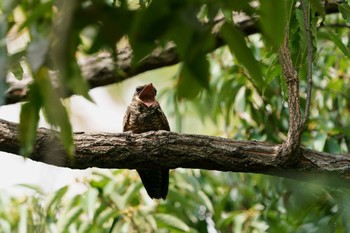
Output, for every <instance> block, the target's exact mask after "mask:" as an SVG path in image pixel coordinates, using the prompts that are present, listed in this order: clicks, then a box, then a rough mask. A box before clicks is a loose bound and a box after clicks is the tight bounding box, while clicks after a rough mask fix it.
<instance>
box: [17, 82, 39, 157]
mask: <svg viewBox="0 0 350 233" xmlns="http://www.w3.org/2000/svg"><path fill="white" fill-rule="evenodd" d="M29 88H30V96H29V101H28V102H27V103H24V104H23V105H22V107H21V112H20V124H19V141H20V143H21V151H20V153H21V154H22V155H24V156H28V155H30V153H32V152H33V149H34V147H33V146H34V141H35V138H36V130H37V128H38V123H39V119H40V117H39V111H40V108H41V104H42V102H41V98H40V95H39V93H38V88H37V86H36V85H35V84H31V85H30V87H29Z"/></svg>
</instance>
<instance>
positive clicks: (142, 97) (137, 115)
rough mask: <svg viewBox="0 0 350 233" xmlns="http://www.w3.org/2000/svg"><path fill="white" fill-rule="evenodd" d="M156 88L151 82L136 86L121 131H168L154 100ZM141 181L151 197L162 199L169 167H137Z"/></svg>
mask: <svg viewBox="0 0 350 233" xmlns="http://www.w3.org/2000/svg"><path fill="white" fill-rule="evenodd" d="M156 95H157V90H156V88H155V87H154V86H153V84H152V83H149V84H146V85H143V86H138V87H136V90H135V93H134V95H133V97H132V101H131V103H130V104H129V106H128V107H127V110H126V113H125V115H124V119H123V132H127V131H131V132H132V133H136V134H139V133H144V132H148V131H157V130H166V131H170V127H169V123H168V120H167V118H166V116H165V114H164V113H163V110H162V109H161V107H160V105H159V102H158V101H157V100H156ZM136 171H137V172H138V174H139V176H140V178H141V181H142V183H143V185H144V187H145V189H146V191H147V193H148V195H149V196H150V197H151V198H153V199H164V200H165V198H166V196H167V193H168V186H169V169H158V170H157V169H137V170H136Z"/></svg>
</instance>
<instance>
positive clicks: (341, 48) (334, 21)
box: [0, 0, 350, 232]
mask: <svg viewBox="0 0 350 233" xmlns="http://www.w3.org/2000/svg"><path fill="white" fill-rule="evenodd" d="M306 2H307V5H308V9H309V13H310V15H311V28H312V36H313V46H314V48H313V49H314V51H315V53H314V75H313V80H314V93H313V100H312V106H311V107H312V109H311V119H310V122H309V125H308V128H307V130H306V131H305V133H304V135H303V142H302V143H303V145H304V146H306V147H309V148H313V149H316V150H320V151H326V152H331V153H344V152H348V151H349V145H350V143H349V140H350V130H349V127H350V126H349V121H348V119H350V116H349V113H350V95H349V94H348V87H349V74H350V72H349V68H348V67H350V66H349V58H350V40H349V37H348V34H349V33H348V30H349V23H350V22H349V20H350V6H349V2H348V1H344V2H340V3H337V4H338V9H339V12H340V13H338V14H329V15H327V14H325V13H326V12H325V11H324V8H323V6H324V4H325V5H326V6H327V4H328V2H327V1H326V2H323V1H318V0H310V1H306ZM0 4H1V15H0V16H1V17H0V21H1V22H0V64H1V66H0V81H1V85H0V88H1V89H0V91H1V93H4V92H5V90H6V89H7V82H6V77H7V76H8V74H9V75H10V76H11V77H15V78H16V79H19V80H22V79H24V78H25V77H26V75H28V74H29V75H30V76H32V77H33V81H32V83H31V84H30V87H29V88H30V90H31V92H30V96H29V99H28V102H25V103H24V104H23V105H22V111H21V117H20V129H21V135H20V138H21V141H22V145H23V146H22V154H23V155H28V154H29V153H30V152H31V150H32V142H33V140H34V138H35V129H36V127H37V124H38V120H39V111H40V110H42V111H43V112H44V115H45V117H46V120H47V121H48V123H50V124H51V125H52V127H53V128H56V129H60V132H61V139H62V141H63V143H64V145H65V147H66V149H67V151H68V152H69V153H70V154H72V153H73V147H72V137H71V132H72V129H71V125H70V122H69V115H68V113H67V109H66V107H65V106H64V104H63V103H62V102H61V101H60V99H59V97H60V96H62V95H65V93H75V94H79V95H83V96H84V97H86V98H87V99H90V97H89V94H88V90H89V88H88V86H87V84H86V82H85V80H84V79H83V78H82V76H81V73H80V70H79V66H78V62H77V60H78V59H79V57H80V56H82V55H84V54H90V55H93V54H95V53H97V52H99V51H101V50H108V51H110V52H112V53H115V48H116V44H117V42H118V41H123V40H125V39H126V38H127V39H128V41H129V43H130V45H131V46H132V49H133V54H134V56H133V64H134V65H135V66H136V65H137V64H138V62H140V60H142V59H143V58H144V57H145V56H146V55H147V54H149V53H150V52H151V51H152V50H153V49H155V48H156V47H165V46H166V45H167V43H168V42H169V41H173V42H174V43H175V44H176V46H177V47H176V49H177V52H178V53H179V56H180V58H181V61H182V63H181V64H180V65H179V66H178V70H177V72H176V73H175V74H174V77H173V80H172V85H169V86H168V87H165V88H163V89H162V90H161V91H160V97H161V99H162V100H163V101H165V102H166V108H167V111H168V112H170V114H171V115H172V116H173V117H175V119H176V131H179V132H186V131H191V130H192V129H191V127H190V126H189V125H191V124H189V122H190V121H193V119H197V121H198V119H200V120H201V122H202V123H201V124H202V127H204V128H205V132H206V133H207V134H212V135H217V136H226V137H230V138H235V139H242V140H267V141H272V142H277V143H280V142H282V141H283V140H284V139H285V138H286V134H287V130H288V111H287V108H286V87H285V83H284V80H283V77H282V76H281V67H280V65H279V62H278V57H277V49H278V46H279V44H280V43H281V40H282V38H283V33H284V25H285V23H286V21H289V31H290V35H291V36H290V48H291V52H292V57H293V62H294V65H295V67H296V69H297V71H298V72H299V74H300V76H301V77H302V81H301V82H302V83H301V93H304V92H305V91H304V90H305V77H306V59H305V56H306V39H305V27H304V24H303V20H302V11H301V9H300V6H299V3H298V1H293V0H288V1H285V2H284V1H280V0H275V1H271V0H261V1H225V0H222V1H221V0H215V1H211V0H194V1H179V0H167V1H164V0H153V1H142V0H140V1H132V0H130V1H103V0H89V1H88V0H85V1H53V0H46V1H45V0H23V1H19V0H14V1H4V0H3V1H1V2H0ZM232 12H241V13H242V14H243V15H245V16H248V17H253V18H257V24H258V25H259V27H258V28H259V31H260V33H259V34H256V35H252V36H250V37H245V35H244V33H243V32H241V31H240V30H239V28H238V27H236V26H235V25H236V23H237V22H235V20H236V19H237V18H234V19H235V20H233V19H232ZM220 18H223V19H224V20H223V26H222V27H221V30H220V32H217V33H213V30H214V29H213V28H214V25H216V23H217V22H218V20H219V19H220ZM218 36H220V39H221V40H223V42H224V43H225V44H227V46H224V47H221V48H219V49H216V50H215V51H213V52H210V51H212V50H213V49H214V48H215V47H216V45H217V43H218ZM14 44H16V46H14ZM208 52H210V53H208ZM53 69H55V70H59V75H56V76H54V78H55V82H52V77H53V76H52V75H49V74H50V73H51V70H53ZM116 72H120V71H118V70H116ZM57 84H58V85H59V86H60V89H59V90H58V89H56V85H57ZM174 87H175V88H174ZM2 101H3V99H0V102H1V103H2ZM301 101H302V102H301V104H302V105H303V106H304V105H305V96H304V94H302V99H301ZM184 116H186V117H184ZM208 125H210V127H207V126H208ZM206 127H207V128H206ZM82 182H84V183H85V184H86V186H87V187H88V188H87V190H86V191H85V192H84V193H82V194H79V195H77V194H75V195H68V190H69V188H68V187H63V188H61V189H60V190H58V191H57V192H56V193H54V194H52V195H51V196H50V197H48V196H47V195H46V194H45V193H44V192H43V191H41V190H40V189H39V188H36V187H29V188H30V189H32V190H33V192H32V194H31V195H27V196H24V197H20V198H18V197H12V196H8V195H6V194H1V195H0V206H1V208H0V229H1V231H2V232H154V231H157V232H267V231H268V232H350V225H349V223H348V221H347V219H349V217H350V199H349V197H348V194H347V193H346V191H344V190H341V189H332V188H327V187H320V186H313V185H310V184H305V183H300V182H299V183H298V182H294V181H289V180H285V179H280V178H271V177H268V176H264V175H253V174H244V175H243V174H232V173H219V172H214V171H199V170H182V169H177V170H176V171H175V172H172V174H171V180H170V184H171V185H170V191H169V196H168V198H167V200H166V201H161V202H153V201H151V200H150V199H149V198H148V197H147V195H146V194H145V191H144V190H143V188H142V185H141V183H140V181H139V179H138V177H137V176H136V174H135V173H134V172H133V171H131V172H130V171H125V170H117V171H101V170H96V171H95V172H94V176H93V177H91V178H89V179H87V180H85V181H82Z"/></svg>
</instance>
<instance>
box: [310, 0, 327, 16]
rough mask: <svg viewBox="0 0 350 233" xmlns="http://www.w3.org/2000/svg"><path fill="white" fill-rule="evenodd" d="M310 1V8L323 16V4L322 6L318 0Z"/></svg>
mask: <svg viewBox="0 0 350 233" xmlns="http://www.w3.org/2000/svg"><path fill="white" fill-rule="evenodd" d="M310 3H311V6H312V8H313V9H314V10H315V11H316V12H318V13H319V14H320V15H322V16H323V15H324V14H325V11H324V6H323V4H322V3H321V1H320V0H310Z"/></svg>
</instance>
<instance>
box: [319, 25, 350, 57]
mask: <svg viewBox="0 0 350 233" xmlns="http://www.w3.org/2000/svg"><path fill="white" fill-rule="evenodd" d="M327 32H328V33H325V34H324V36H326V37H328V38H329V39H330V40H332V41H333V42H334V44H335V45H336V46H337V47H338V49H340V51H342V53H343V54H344V55H345V56H347V57H348V58H350V51H349V49H348V47H346V45H345V44H344V43H343V42H342V40H341V38H340V37H339V36H338V35H337V34H335V33H334V32H333V31H332V30H327Z"/></svg>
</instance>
